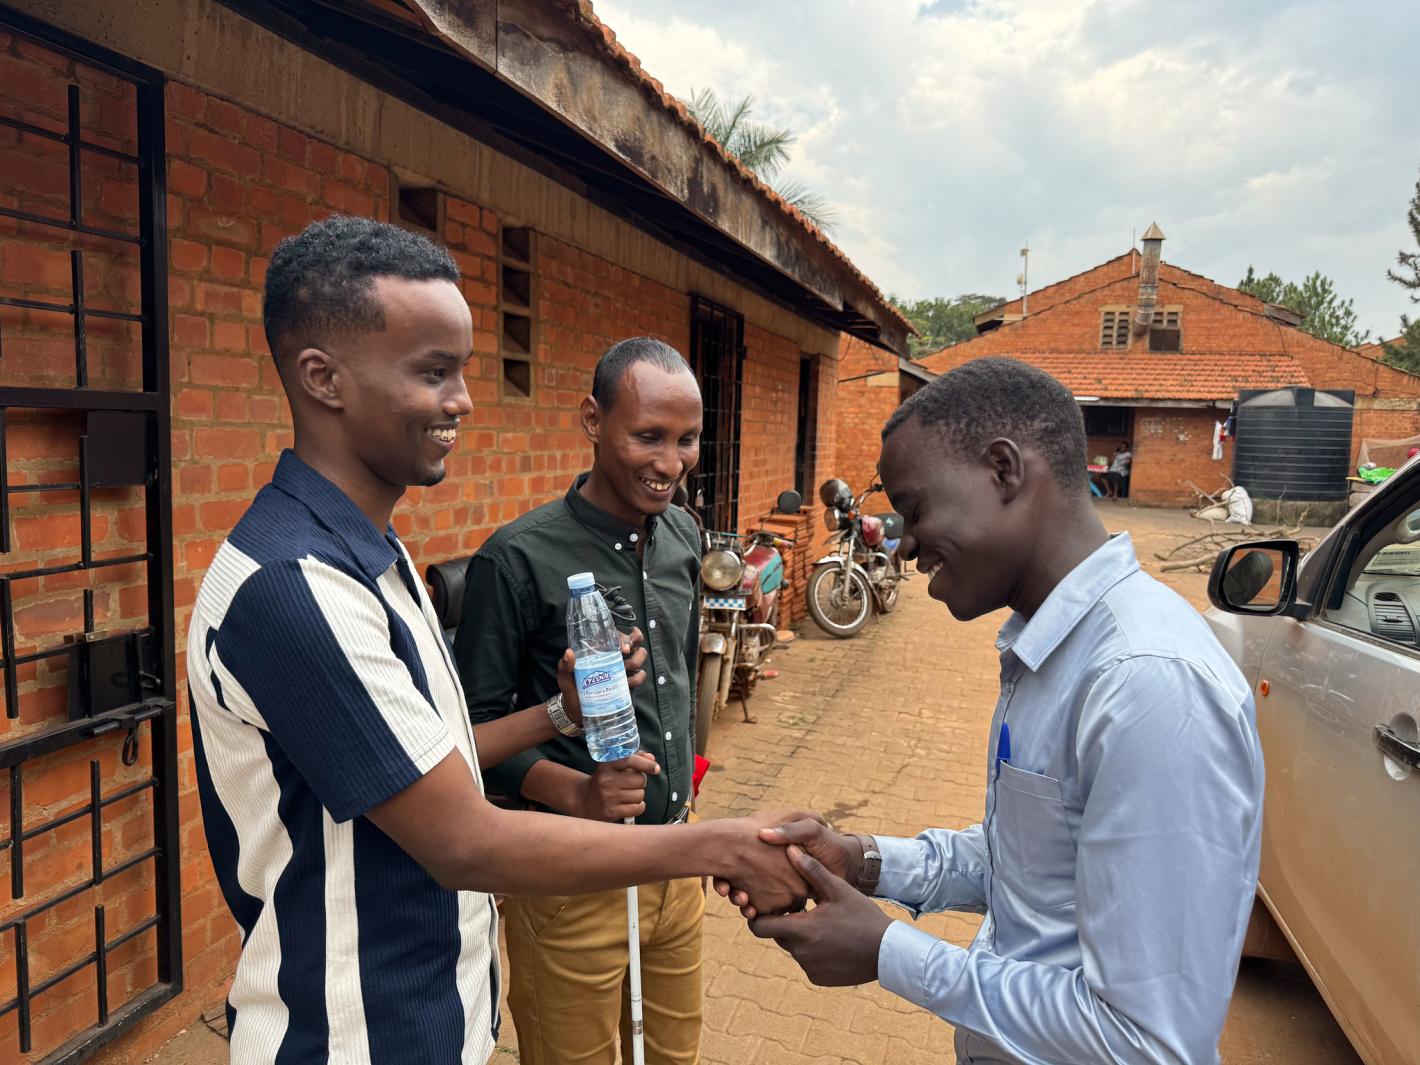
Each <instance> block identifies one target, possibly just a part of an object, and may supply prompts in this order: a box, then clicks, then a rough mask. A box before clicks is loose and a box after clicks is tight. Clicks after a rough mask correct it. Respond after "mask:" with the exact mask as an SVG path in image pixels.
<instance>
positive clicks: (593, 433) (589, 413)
mask: <svg viewBox="0 0 1420 1065" xmlns="http://www.w3.org/2000/svg"><path fill="white" fill-rule="evenodd" d="M578 413H579V416H580V418H581V422H582V435H583V436H585V437H586V438H587V440H588V442H590V443H591V445H592V446H593V447H595V446H596V445H597V444H599V443H601V432H602V411H601V407H600V406H599V405H598V404H597V401H596V400H594V399H593V398H592V397H591V396H584V397H583V398H582V406H581V408H580V410H579V412H578Z"/></svg>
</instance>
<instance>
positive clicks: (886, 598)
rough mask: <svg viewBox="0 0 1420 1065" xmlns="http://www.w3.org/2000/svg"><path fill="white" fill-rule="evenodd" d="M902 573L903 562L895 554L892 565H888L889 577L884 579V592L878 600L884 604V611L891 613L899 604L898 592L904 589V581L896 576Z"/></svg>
mask: <svg viewBox="0 0 1420 1065" xmlns="http://www.w3.org/2000/svg"><path fill="white" fill-rule="evenodd" d="M901 575H902V563H901V562H899V561H898V560H897V556H896V555H894V556H893V559H892V565H891V566H889V567H888V573H887V579H886V580H884V581H883V594H882V597H881V598H880V599H879V600H878V601H879V602H880V603H881V604H882V608H883V613H884V614H891V613H892V608H893V607H895V606H897V594H898V592H900V591H902V582H901V581H899V580H896V579H895V578H897V577H899V576H901Z"/></svg>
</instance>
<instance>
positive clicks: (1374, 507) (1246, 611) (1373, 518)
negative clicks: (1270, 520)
mask: <svg viewBox="0 0 1420 1065" xmlns="http://www.w3.org/2000/svg"><path fill="white" fill-rule="evenodd" d="M1298 554H1299V552H1298V547H1297V544H1296V543H1295V542H1294V541H1288V540H1275V541H1267V542H1259V543H1252V544H1243V545H1240V546H1237V547H1232V548H1229V549H1227V550H1225V551H1223V552H1222V553H1221V554H1220V555H1219V558H1218V561H1217V563H1216V565H1215V566H1214V569H1213V573H1212V576H1211V577H1210V579H1209V586H1208V594H1209V598H1210V599H1211V600H1212V602H1213V605H1214V609H1213V610H1211V611H1209V612H1208V615H1207V617H1208V621H1209V623H1210V624H1211V625H1212V627H1213V631H1214V632H1215V633H1216V634H1217V636H1218V638H1219V639H1220V640H1221V641H1222V642H1223V645H1224V646H1225V647H1226V648H1227V649H1228V651H1229V653H1230V654H1231V655H1232V656H1233V658H1234V660H1235V661H1236V662H1237V663H1238V665H1239V666H1240V667H1241V668H1242V670H1243V672H1244V673H1245V674H1246V675H1247V677H1248V679H1249V680H1250V681H1251V682H1252V685H1253V693H1254V698H1255V700H1256V704H1257V727H1258V732H1259V733H1260V734H1261V737H1262V749H1263V755H1264V758H1265V759H1266V766H1267V790H1266V800H1265V806H1264V812H1263V816H1264V822H1263V824H1264V828H1263V839H1262V869H1261V882H1260V885H1259V888H1258V896H1259V898H1260V901H1261V902H1262V903H1263V904H1264V905H1265V906H1266V909H1267V911H1268V912H1269V913H1270V914H1271V915H1272V917H1273V918H1274V919H1275V920H1276V922H1277V924H1278V926H1280V928H1281V930H1282V932H1283V933H1284V934H1285V935H1286V937H1287V939H1288V941H1289V942H1290V944H1291V946H1292V948H1293V949H1294V950H1295V952H1296V954H1297V956H1298V958H1300V959H1301V961H1302V964H1303V965H1305V966H1306V968H1307V970H1308V972H1309V973H1310V974H1311V976H1312V979H1313V981H1315V983H1316V985H1317V988H1318V990H1319V991H1320V992H1321V994H1322V996H1323V997H1324V998H1325V999H1326V1002H1327V1004H1328V1005H1329V1006H1330V1007H1331V1011H1332V1013H1334V1014H1335V1015H1336V1019H1337V1020H1338V1021H1339V1022H1340V1024H1341V1027H1342V1028H1343V1029H1344V1030H1345V1032H1346V1034H1347V1036H1348V1037H1349V1038H1350V1040H1351V1043H1352V1044H1353V1045H1354V1046H1355V1048H1356V1051H1357V1053H1358V1054H1360V1056H1361V1057H1362V1058H1363V1059H1364V1060H1365V1061H1366V1062H1368V1063H1369V1065H1414V1063H1415V1062H1420V732H1417V717H1420V639H1417V634H1420V460H1412V461H1411V462H1409V463H1407V464H1406V466H1404V467H1403V468H1402V469H1400V470H1399V471H1397V472H1396V473H1395V474H1394V475H1393V476H1392V477H1391V478H1390V479H1389V480H1387V481H1386V482H1385V483H1384V484H1382V485H1381V486H1380V487H1379V488H1378V489H1377V490H1376V491H1375V492H1373V493H1372V494H1371V495H1370V496H1368V497H1367V498H1366V499H1365V500H1364V501H1363V502H1361V503H1360V504H1359V505H1358V506H1357V507H1356V508H1355V509H1354V510H1352V511H1351V513H1349V514H1348V515H1347V516H1346V517H1345V518H1343V519H1342V521H1341V522H1340V523H1339V524H1338V525H1337V526H1336V527H1335V528H1334V529H1332V530H1331V532H1330V533H1329V534H1328V535H1327V536H1326V537H1325V538H1324V539H1323V540H1322V542H1321V543H1320V544H1319V545H1318V546H1317V547H1316V548H1315V549H1314V550H1312V551H1311V552H1310V553H1309V554H1308V555H1307V556H1306V558H1305V560H1303V561H1301V562H1300V564H1299V563H1298Z"/></svg>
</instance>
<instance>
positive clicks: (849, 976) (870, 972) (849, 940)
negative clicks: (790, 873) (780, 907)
mask: <svg viewBox="0 0 1420 1065" xmlns="http://www.w3.org/2000/svg"><path fill="white" fill-rule="evenodd" d="M788 856H789V860H790V861H791V862H792V863H793V864H794V867H795V868H796V869H798V871H799V875H800V876H802V877H803V878H804V880H806V881H807V882H808V885H809V888H810V890H811V891H812V892H813V898H814V908H813V909H811V910H806V911H804V912H803V913H789V914H785V915H783V916H782V917H756V918H755V919H754V920H752V921H750V923H749V928H750V931H751V932H753V933H754V934H755V935H756V936H758V937H759V938H760V939H772V940H774V942H776V943H778V944H779V945H780V946H781V947H783V948H784V949H785V950H787V951H788V952H789V953H790V954H791V955H793V958H794V960H795V961H796V962H798V963H799V968H801V969H803V970H804V975H805V976H807V977H808V978H809V980H810V981H811V982H812V983H815V984H818V985H819V986H820V987H847V986H851V985H854V984H867V983H871V982H873V981H874V980H876V979H877V978H878V949H879V947H880V946H881V944H882V941H883V935H884V934H885V933H886V932H887V930H888V926H889V925H891V924H892V919H891V918H890V917H888V915H887V914H885V913H883V911H882V910H880V909H879V908H878V905H877V903H875V902H873V900H872V899H870V898H868V897H867V896H865V895H863V894H862V893H861V892H859V891H858V890H857V889H855V888H853V887H851V886H849V885H848V884H847V883H845V882H844V881H843V880H841V879H839V878H838V877H836V876H834V875H833V874H832V873H831V872H829V871H828V869H827V868H825V867H824V865H823V863H822V862H820V861H819V860H818V859H816V858H811V857H810V856H809V855H807V854H806V853H804V851H802V850H801V849H800V848H799V847H798V846H791V847H789V849H788Z"/></svg>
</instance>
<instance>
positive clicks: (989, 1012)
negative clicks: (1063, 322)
mask: <svg viewBox="0 0 1420 1065" xmlns="http://www.w3.org/2000/svg"><path fill="white" fill-rule="evenodd" d="M883 438H884V445H883V454H882V459H881V462H880V470H881V473H882V478H883V483H884V485H885V487H886V489H887V492H888V495H889V497H890V498H891V500H892V503H893V506H894V509H896V510H897V511H899V512H901V513H902V514H903V515H904V517H905V519H906V531H905V535H904V537H903V541H902V546H901V548H900V549H899V550H900V551H902V552H903V554H904V556H905V557H906V558H909V559H910V558H914V557H915V558H916V559H917V566H918V569H919V570H921V571H922V572H924V573H927V574H928V575H929V579H930V582H931V583H930V585H929V594H931V596H932V597H933V598H935V599H938V600H939V601H942V602H944V603H945V604H946V605H947V607H948V608H949V609H950V610H951V612H952V614H953V615H954V616H956V617H957V618H958V619H961V620H969V619H971V618H975V617H979V616H981V615H982V614H985V613H987V612H989V611H992V610H996V609H999V608H1001V607H1006V606H1009V607H1011V608H1012V610H1013V613H1012V615H1011V617H1010V619H1009V620H1008V621H1007V622H1006V624H1005V626H1004V627H1003V628H1002V630H1001V633H1000V636H999V637H998V639H997V641H996V646H997V648H998V649H999V651H1000V654H1001V694H1000V698H999V699H998V701H997V704H996V711H995V716H994V717H993V719H992V723H991V733H990V735H991V743H990V750H989V751H988V758H987V763H986V766H985V768H986V772H987V794H986V810H985V816H984V818H983V820H982V823H981V824H979V825H973V826H972V827H970V828H967V829H964V830H962V831H960V832H953V831H946V830H940V829H933V830H929V831H926V832H923V833H922V834H921V835H920V836H918V837H917V838H916V839H887V838H882V837H879V838H877V839H874V838H873V837H870V836H844V835H839V834H837V833H834V832H832V831H831V830H829V829H827V828H825V827H824V826H822V825H820V824H818V823H817V822H814V821H807V820H805V821H797V822H795V823H793V824H790V825H787V826H785V827H784V828H782V829H778V830H772V831H771V832H770V833H768V834H766V836H765V838H766V839H768V840H770V841H772V842H779V843H784V844H788V845H790V855H791V857H793V858H794V859H795V860H796V861H797V862H798V863H799V867H800V871H801V872H802V873H803V874H804V876H805V879H807V880H808V881H809V882H810V884H811V885H812V886H813V888H814V890H815V897H816V899H817V900H818V905H817V906H816V907H815V908H814V909H813V910H811V911H809V912H807V913H799V914H790V915H787V916H781V917H767V916H766V917H756V918H755V919H754V920H753V923H752V927H753V929H754V933H755V935H758V936H761V937H770V938H773V939H775V940H777V941H778V942H779V944H780V945H781V946H783V947H784V948H785V949H787V950H789V951H790V952H791V953H792V954H793V955H794V957H795V959H796V960H797V961H798V962H799V964H800V965H801V966H802V967H803V968H804V971H805V972H806V973H807V974H808V976H809V978H810V979H811V980H813V981H814V982H815V983H819V984H856V983H864V982H867V981H869V980H873V979H876V980H878V981H879V982H880V983H881V984H882V985H883V986H884V987H886V988H887V989H888V990H890V991H893V992H895V993H896V994H898V995H901V996H902V997H904V998H906V999H909V1000H910V1001H912V1002H915V1003H917V1004H918V1005H919V1006H922V1007H924V1008H926V1009H929V1010H931V1011H932V1012H933V1013H935V1014H937V1015H938V1016H939V1017H941V1018H943V1019H944V1020H947V1021H949V1022H951V1023H952V1024H953V1025H955V1026H956V1028H957V1033H956V1052H957V1059H958V1061H960V1062H972V1063H977V1065H985V1063H993V1065H994V1063H1000V1062H1031V1063H1036V1062H1039V1063H1046V1062H1049V1063H1052V1065H1054V1063H1061V1062H1071V1063H1083V1062H1130V1063H1132V1062H1188V1063H1200V1062H1217V1061H1218V1050H1217V1045H1218V1036H1219V1034H1220V1032H1221V1030H1222V1027H1223V1021H1224V1019H1225V1017H1226V1015H1227V1009H1228V1002H1229V999H1230V998H1231V995H1232V988H1233V983H1234V980H1235V977H1236V974H1237V965H1238V958H1239V955H1240V952H1241V948H1242V941H1243V934H1244V931H1245V929H1246V927H1247V921H1248V915H1249V912H1250V909H1251V907H1252V901H1253V894H1254V892H1255V890H1256V885H1257V863H1258V848H1259V843H1260V838H1261V825H1262V809H1261V807H1262V782H1263V776H1262V754H1261V750H1260V747H1259V745H1258V739H1257V731H1256V728H1255V725H1254V719H1253V703H1252V696H1251V692H1250V691H1249V688H1248V685H1247V682H1246V681H1245V680H1244V679H1243V677H1242V675H1241V673H1239V671H1238V670H1237V668H1236V667H1235V666H1234V664H1233V662H1232V661H1231V660H1230V659H1229V658H1228V656H1227V655H1226V654H1225V653H1224V651H1223V649H1222V648H1221V647H1220V646H1219V644H1218V643H1217V641H1216V640H1215V639H1214V638H1213V636H1212V634H1211V633H1210V631H1209V629H1208V627H1207V625H1206V623H1205V622H1204V620H1203V618H1202V617H1201V616H1200V615H1199V613H1198V612H1197V611H1196V610H1194V609H1193V608H1192V607H1191V606H1190V605H1189V604H1188V603H1187V602H1185V601H1184V600H1183V599H1182V598H1180V597H1179V596H1178V595H1176V594H1175V593H1173V592H1172V591H1170V590H1169V589H1167V588H1165V587H1164V586H1163V585H1161V584H1160V583H1158V582H1157V581H1155V580H1154V579H1153V578H1151V577H1149V576H1147V575H1146V574H1144V573H1143V572H1142V571H1141V570H1140V569H1139V563H1138V561H1137V559H1136V558H1135V555H1134V548H1133V545H1132V544H1131V543H1130V540H1129V537H1128V535H1127V534H1122V535H1119V536H1115V537H1113V538H1110V537H1109V536H1108V534H1107V533H1106V532H1105V529H1104V527H1103V526H1102V525H1101V524H1100V521H1099V519H1098V517H1097V516H1096V515H1095V513H1094V511H1093V509H1092V507H1091V504H1090V501H1089V489H1088V482H1087V480H1086V471H1085V437H1084V427H1083V424H1082V420H1081V417H1080V414H1079V409H1078V407H1077V406H1076V404H1075V402H1074V399H1073V397H1072V396H1071V394H1070V392H1069V391H1068V390H1067V389H1066V388H1064V386H1062V385H1061V384H1060V383H1059V382H1057V381H1055V380H1054V379H1053V378H1051V377H1049V376H1048V375H1046V374H1044V373H1042V372H1040V371H1038V370H1035V369H1033V368H1031V367H1029V366H1026V365H1025V364H1023V363H1020V362H1016V361H1014V360H1011V359H981V360H977V361H975V362H971V363H967V364H965V365H964V366H962V367H960V368H958V369H957V370H954V371H952V372H951V373H949V374H946V375H945V376H943V377H940V378H938V379H937V380H936V381H934V382H932V383H931V384H930V385H928V386H927V387H926V388H924V389H922V390H921V391H920V392H918V393H917V394H916V395H914V396H913V397H912V398H911V399H909V400H908V401H907V402H906V403H905V404H903V406H902V407H901V408H900V409H899V411H898V412H897V413H896V414H894V416H893V417H892V419H891V420H890V421H889V422H888V424H887V427H886V428H885V429H884V431H883ZM850 885H852V886H850ZM855 887H856V888H857V889H858V890H854V888H855ZM721 888H722V891H727V892H728V891H730V890H731V889H730V888H729V886H728V885H721ZM868 894H875V895H877V896H879V897H881V898H885V899H889V900H891V901H893V902H895V903H897V904H898V905H901V906H904V907H905V908H907V909H908V910H910V911H911V912H912V913H913V914H914V915H916V914H918V913H923V912H932V911H939V910H964V911H968V912H974V913H983V914H985V915H986V917H985V920H984V921H983V922H982V925H981V930H980V932H979V933H978V934H977V936H976V938H975V940H974V941H973V942H972V944H971V946H970V947H969V948H967V949H965V950H963V949H961V948H959V947H955V946H952V945H951V944H948V943H945V942H943V941H941V940H939V939H936V938H935V937H933V936H931V935H928V934H927V933H925V932H923V931H921V930H919V929H916V928H913V927H912V926H911V925H909V924H906V923H903V922H900V921H892V920H890V919H889V918H888V916H887V915H886V914H885V913H883V912H882V910H880V909H879V908H878V907H877V906H876V905H874V904H873V903H872V902H870V901H869V900H868V898H867V897H866V895H868ZM735 901H737V902H743V901H744V900H743V899H742V898H740V897H738V896H735ZM744 909H745V911H746V915H747V916H752V915H753V910H751V909H750V908H749V907H748V906H745V907H744Z"/></svg>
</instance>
